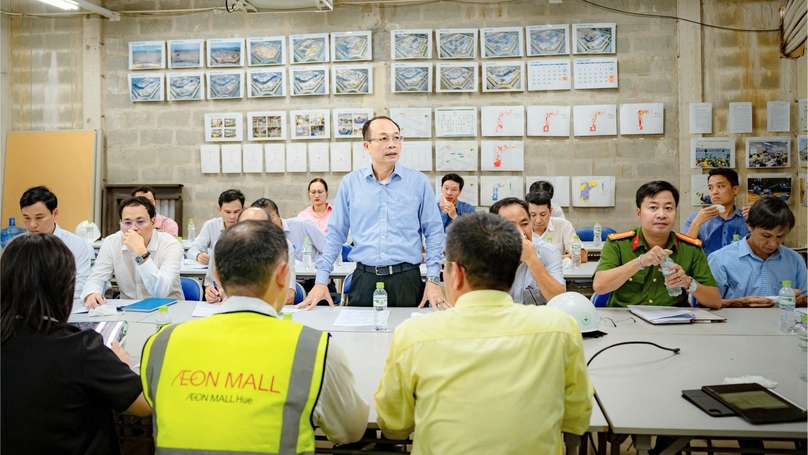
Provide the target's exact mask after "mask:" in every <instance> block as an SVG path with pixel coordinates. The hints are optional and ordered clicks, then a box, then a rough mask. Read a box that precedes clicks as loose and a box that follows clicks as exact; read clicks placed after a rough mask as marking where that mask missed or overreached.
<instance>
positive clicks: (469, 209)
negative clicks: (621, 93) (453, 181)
mask: <svg viewBox="0 0 808 455" xmlns="http://www.w3.org/2000/svg"><path fill="white" fill-rule="evenodd" d="M455 210H457V216H462V215H467V214H469V213H474V206H473V205H471V204H469V203H467V202H463V201H457V204H455ZM438 212H440V218H441V220H443V230H444V231H446V230H447V229H449V225H450V224H452V221H453V220H452V219H451V218H449V215H447V214H445V213H443V210H441V209H440V202H438Z"/></svg>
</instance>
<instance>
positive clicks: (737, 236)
mask: <svg viewBox="0 0 808 455" xmlns="http://www.w3.org/2000/svg"><path fill="white" fill-rule="evenodd" d="M732 238H733V239H739V238H741V236H740V235H738V234H732Z"/></svg>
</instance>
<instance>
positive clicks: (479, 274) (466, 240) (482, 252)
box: [446, 213, 522, 292]
mask: <svg viewBox="0 0 808 455" xmlns="http://www.w3.org/2000/svg"><path fill="white" fill-rule="evenodd" d="M521 257H522V234H521V233H520V232H519V231H518V230H517V229H516V226H514V224H513V223H511V222H510V221H508V220H506V219H505V218H502V217H501V216H498V215H493V214H490V213H473V214H469V215H465V216H461V217H459V218H457V219H456V220H455V221H453V222H452V225H451V226H449V229H448V230H447V231H446V260H447V261H449V262H455V263H457V265H460V266H462V267H463V269H465V272H466V278H467V279H468V281H469V285H470V286H471V287H472V288H474V289H496V290H499V291H505V292H507V291H508V290H510V288H511V285H512V284H513V280H514V278H515V277H516V269H517V268H518V267H519V262H520V261H521ZM492 264H496V266H494V267H492Z"/></svg>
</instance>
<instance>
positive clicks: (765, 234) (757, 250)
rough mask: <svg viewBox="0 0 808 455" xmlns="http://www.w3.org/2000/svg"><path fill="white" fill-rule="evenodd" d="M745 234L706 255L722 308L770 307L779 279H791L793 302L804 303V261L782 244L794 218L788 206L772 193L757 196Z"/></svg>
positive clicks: (793, 223) (781, 280)
mask: <svg viewBox="0 0 808 455" xmlns="http://www.w3.org/2000/svg"><path fill="white" fill-rule="evenodd" d="M746 224H747V225H748V226H749V234H748V235H747V236H746V237H744V238H743V239H741V241H740V242H736V243H733V244H730V245H728V246H726V247H724V248H721V249H720V250H718V251H716V252H715V253H713V254H711V255H710V257H709V258H708V261H709V264H710V269H711V270H712V272H713V276H714V277H715V280H716V282H717V283H718V292H719V293H720V294H721V297H722V298H724V299H725V300H724V306H725V307H756V306H772V305H774V301H772V300H770V299H768V298H767V296H776V295H777V293H778V292H779V291H780V287H781V286H782V283H783V281H786V280H788V281H791V287H792V288H794V292H795V293H796V294H797V305H800V306H805V303H806V298H805V296H806V286H808V283H806V282H808V276H807V275H806V268H805V261H804V260H803V259H802V257H800V255H799V254H798V253H797V252H796V251H794V250H792V249H791V248H788V247H786V246H783V240H785V238H786V235H788V233H789V231H791V229H793V228H794V225H795V224H796V221H795V219H794V214H793V213H791V210H790V209H789V208H788V205H787V204H786V203H785V202H783V201H781V200H780V199H779V198H777V197H775V196H766V197H763V198H760V199H758V201H757V202H755V203H754V205H752V208H750V209H749V216H748V217H747V218H746Z"/></svg>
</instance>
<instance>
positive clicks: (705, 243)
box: [684, 208, 749, 256]
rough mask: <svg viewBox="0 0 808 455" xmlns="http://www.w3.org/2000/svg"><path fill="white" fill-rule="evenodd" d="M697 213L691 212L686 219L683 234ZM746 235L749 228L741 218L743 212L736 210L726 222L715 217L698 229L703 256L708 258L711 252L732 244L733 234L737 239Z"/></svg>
mask: <svg viewBox="0 0 808 455" xmlns="http://www.w3.org/2000/svg"><path fill="white" fill-rule="evenodd" d="M698 213H699V212H693V213H691V214H690V216H689V217H687V221H685V228H684V232H685V233H686V232H687V231H688V230H690V225H691V224H692V223H693V219H695V218H696V215H698ZM748 233H749V227H748V226H747V225H746V218H744V217H743V212H741V210H740V209H738V208H736V209H735V211H734V212H732V215H730V217H729V218H727V219H726V220H725V219H724V218H721V216H717V217H715V218H712V219H710V220H707V221H705V222H704V224H702V225H701V227H700V228H699V235H698V237H699V239H700V240H701V247H702V249H703V250H704V254H705V255H707V256H709V255H710V253H712V252H713V251H717V250H720V249H721V248H724V247H725V246H727V245H729V244H730V243H732V236H733V234H738V236H739V237H741V238H743V237H744V236H745V235H746V234H748Z"/></svg>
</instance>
